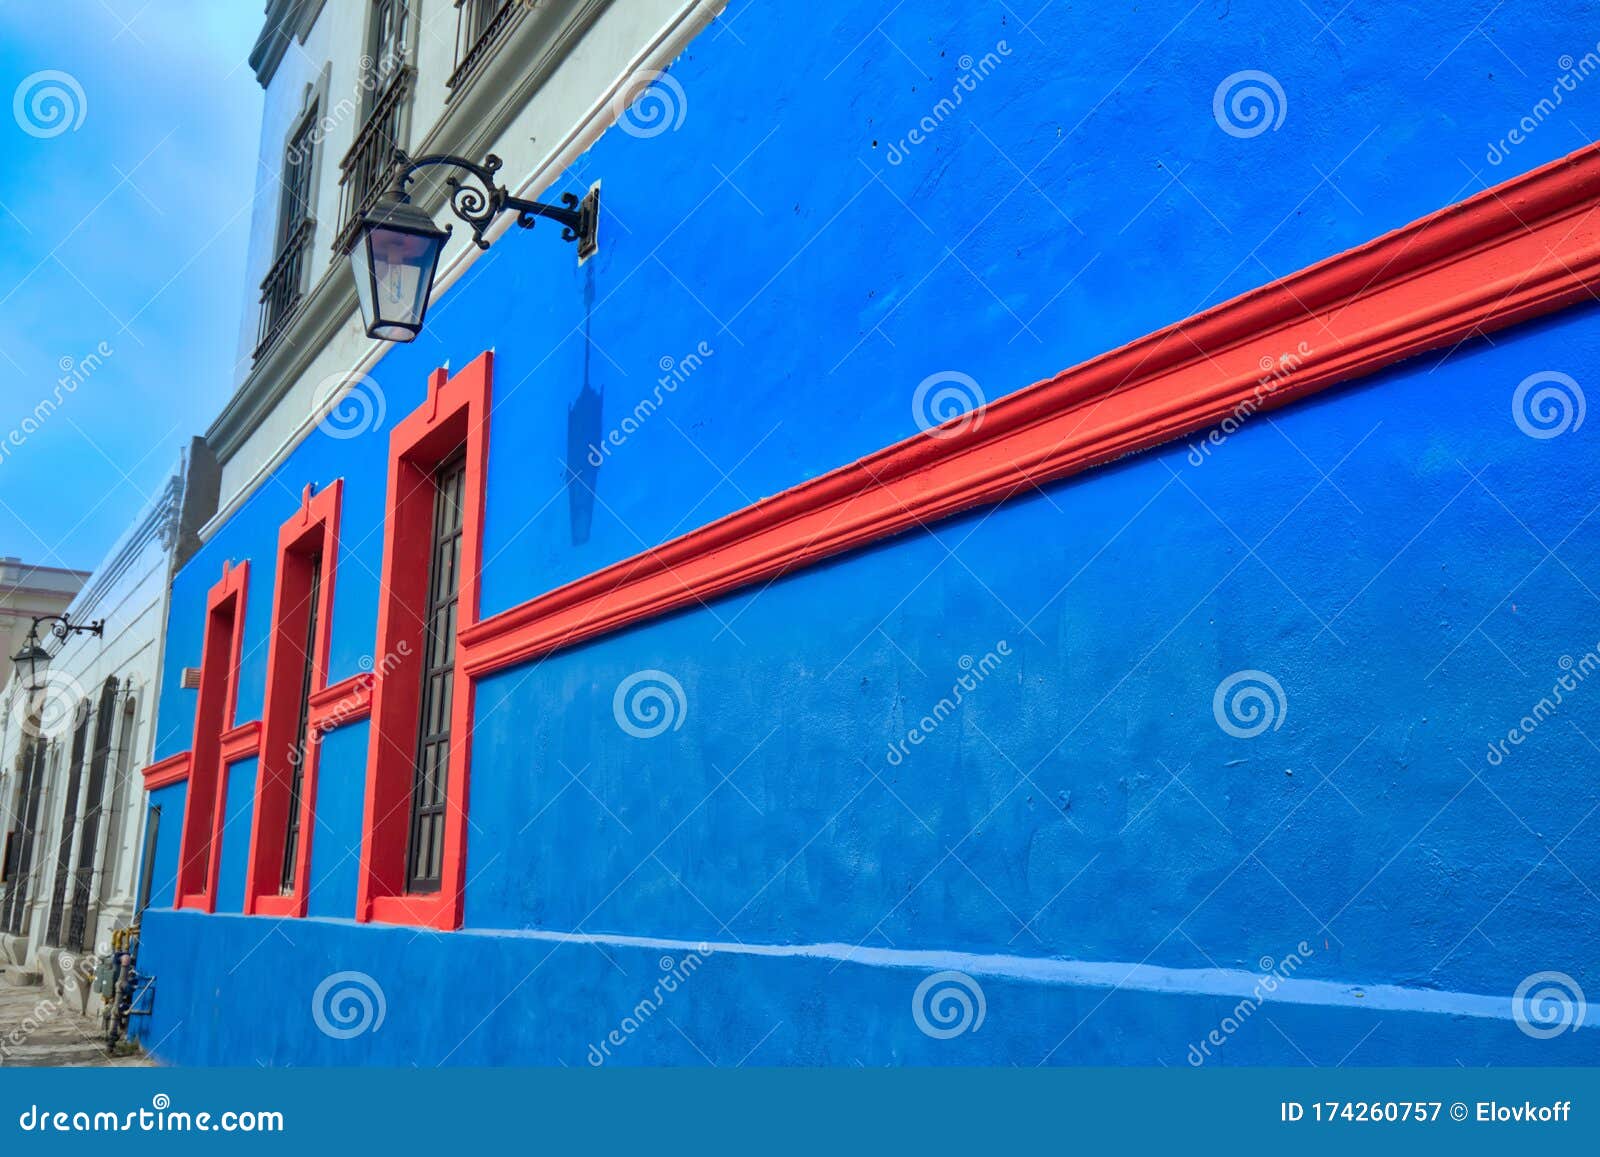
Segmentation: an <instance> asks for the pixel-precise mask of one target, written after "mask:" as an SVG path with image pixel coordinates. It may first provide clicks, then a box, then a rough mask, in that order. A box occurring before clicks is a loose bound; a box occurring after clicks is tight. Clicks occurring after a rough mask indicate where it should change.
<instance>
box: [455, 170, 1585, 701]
mask: <svg viewBox="0 0 1600 1157" xmlns="http://www.w3.org/2000/svg"><path fill="white" fill-rule="evenodd" d="M1597 197H1600V147H1597V146H1591V147H1588V148H1585V149H1582V150H1579V151H1578V152H1575V153H1573V154H1572V155H1571V156H1569V157H1567V158H1565V159H1564V160H1561V161H1557V162H1555V163H1553V164H1550V165H1546V166H1544V167H1543V168H1541V169H1537V170H1535V171H1533V172H1531V173H1528V174H1526V175H1524V176H1521V177H1518V178H1515V179H1513V180H1511V181H1507V182H1506V183H1504V184H1502V185H1499V186H1497V187H1495V188H1493V189H1490V190H1487V191H1486V192H1484V193H1481V194H1478V195H1477V196H1474V197H1472V198H1471V199H1469V200H1467V201H1463V202H1461V203H1460V204H1458V205H1453V206H1450V207H1449V208H1447V209H1444V210H1442V211H1440V212H1438V213H1434V214H1432V215H1431V216H1428V217H1424V218H1422V219H1421V220H1419V221H1416V222H1413V223H1412V224H1410V225H1407V226H1405V227H1404V228H1402V229H1398V230H1396V231H1395V232H1393V233H1389V234H1386V235H1385V236H1383V237H1380V238H1378V239H1377V240H1375V241H1372V242H1369V243H1368V244H1366V245H1363V246H1361V247H1360V248H1357V249H1352V250H1350V251H1349V252H1347V253H1343V254H1340V255H1339V256H1336V257H1332V258H1329V259H1328V260H1326V261H1323V262H1320V263H1319V264H1317V265H1313V266H1311V267H1309V268H1307V269H1304V270H1301V271H1300V272H1298V273H1295V274H1292V275H1290V276H1289V277H1286V278H1283V279H1282V280H1280V281H1277V282H1274V283H1272V284H1270V285H1267V286H1264V287H1262V288H1260V289H1257V290H1254V291H1252V292H1250V293H1246V294H1244V295H1242V296H1240V297H1237V298H1234V299H1233V300H1231V301H1228V302H1226V303H1224V304H1222V305H1219V306H1216V307H1215V308H1213V309H1210V310H1207V311H1206V312H1204V313H1201V314H1198V315H1196V316H1194V317H1191V318H1189V319H1187V320H1185V321H1182V322H1179V323H1178V324H1176V325H1173V326H1169V327H1168V328H1166V329H1163V330H1159V331H1157V332H1155V333H1153V334H1150V335H1148V336H1146V337H1143V338H1140V339H1139V340H1137V341H1134V342H1131V343H1130V344H1128V345H1126V346H1123V347H1122V348H1121V349H1118V350H1114V351H1112V352H1110V353H1107V354H1103V355H1101V356H1100V357H1096V358H1093V359H1091V360H1090V361H1087V362H1084V363H1083V364H1081V365H1079V366H1076V367H1074V368H1072V369H1069V370H1066V371H1064V372H1062V373H1060V374H1057V375H1056V376H1055V377H1053V378H1050V379H1049V380H1047V381H1043V382H1039V383H1037V384H1035V385H1032V386H1029V387H1027V388H1026V389H1023V390H1020V391H1018V392H1016V393H1014V394H1011V395H1009V396H1007V397H1003V398H1001V399H999V400H997V401H995V402H992V403H991V404H989V405H988V406H987V407H986V408H984V409H982V410H979V411H976V412H974V413H972V414H967V415H963V416H962V417H960V418H957V419H953V420H952V421H951V422H948V423H946V424H945V425H943V426H940V427H938V428H937V429H934V430H930V431H928V432H927V433H924V434H920V435H918V436H916V437H914V438H909V439H907V440H906V441H904V442H900V443H897V444H896V445H893V446H889V447H887V448H886V449H883V450H880V451H878V452H876V453H874V454H872V455H869V456H868V457H866V458H863V459H861V460H860V461H859V462H856V463H854V464H853V465H850V466H846V467H844V468H842V469H839V470H835V471H833V472H832V473H829V474H826V475H823V476H822V477H820V478H816V479H814V480H812V481H809V482H806V483H804V484H802V485H800V486H796V487H794V488H793V489H790V490H786V491H784V492H782V493H780V494H778V495H776V496H774V497H772V498H768V499H765V500H764V501H761V502H758V503H756V504H755V505H753V506H749V507H746V508H745V509H743V510H740V511H737V512H736V513H734V514H731V515H728V516H727V517H725V518H722V519H720V520H718V521H716V522H713V523H711V524H709V525H707V526H704V527H702V528H700V529H699V530H696V531H693V532H691V533H689V534H686V535H684V536H682V537H681V538H676V539H673V540H672V541H670V542H667V543H665V544H663V545H662V546H659V547H656V548H654V549H652V550H648V551H645V552H643V553H641V554H638V555H635V556H633V557H632V558H629V559H626V560H624V561H622V562H619V563H616V564H614V565H612V566H609V567H607V568H605V569H604V570H601V571H598V572H596V573H594V574H591V575H588V576H586V577H584V578H581V579H578V580H577V581H575V582H572V583H569V584H567V585H566V586H563V587H560V588H557V589H556V590H554V591H551V592H549V593H548V594H545V595H541V596H540V597H538V598H535V599H532V600H530V601H529V602H526V603H523V604H522V605H520V606H518V607H515V608H513V609H511V610H508V611H505V612H502V613H501V614H498V615H495V616H494V617H493V618H490V619H487V620H485V621H483V622H480V623H478V624H476V625H474V626H469V627H467V628H466V629H465V630H463V631H462V632H461V636H460V645H461V648H462V651H463V656H464V663H463V666H464V668H465V670H466V672H467V674H468V675H469V676H472V677H481V676H483V675H487V674H489V673H490V672H493V671H498V670H501V669H503V668H506V667H510V666H513V665H515V664H518V663H522V662H526V661H527V660H530V659H534V658H537V657H538V656H540V655H543V654H547V653H549V652H551V651H554V650H557V649H558V648H561V647H568V646H571V645H573V644H575V643H578V642H581V641H583V640H585V639H589V638H592V637H594V636H596V635H599V634H602V633H604V632H608V631H613V630H616V629H618V628H619V627H622V626H625V625H627V624H629V623H634V622H637V621H639V620H642V619H647V618H650V617H653V616H656V615H660V614H662V613H664V612H666V611H669V610H672V609H674V608H676V607H680V606H683V605H685V604H687V603H691V602H695V601H701V600H705V599H708V598H711V597H713V596H715V595H719V594H723V593H725V592H727V591H730V590H733V589H735V588H737V587H741V586H745V585H747V584H750V583H755V582H761V581H764V580H766V579H769V578H772V577H774V576H776V575H780V574H783V573H784V572H786V571H789V570H793V569H795V568H797V567H802V566H806V565H808V564H810V563H814V562H817V561H819V560H821V559H824V558H827V557H828V556H830V555H833V554H837V553H839V552H841V551H845V550H850V549H852V548H855V547H859V546H863V545H865V544H867V543H871V542H875V541H877V540H879V539H882V538H885V537H887V536H889V535H893V534H898V533H900V532H902V531H905V530H909V529H911V528H914V527H916V526H919V525H922V524H925V523H927V522H928V521H929V520H931V519H937V518H944V517H948V516H949V515H952V514H956V513H958V512H960V511H963V510H966V509H968V508H970V507H973V506H977V505H980V504H985V503H993V502H999V501H1002V500H1004V499H1006V498H1008V497H1010V496H1012V495H1013V494H1016V493H1017V492H1019V491H1021V490H1024V489H1027V488H1029V487H1031V486H1037V485H1039V484H1042V483H1045V482H1049V481H1052V480H1055V479H1060V478H1065V477H1067V476H1069V475H1072V474H1076V473H1078V472H1080V471H1083V470H1087V469H1089V468H1090V467H1093V466H1097V465H1100V464H1103V463H1106V462H1110V461H1112V460H1114V459H1117V458H1121V457H1123V456H1124V455H1127V454H1132V453H1136V452H1138V451H1141V450H1145V449H1149V448H1150V447H1153V446H1157V445H1160V444H1162V443H1164V442H1168V441H1171V440H1172V439H1175V438H1179V437H1182V436H1183V435H1185V434H1188V433H1192V432H1194V431H1198V430H1204V429H1207V428H1208V427H1210V426H1213V425H1215V424H1216V423H1217V422H1219V421H1222V420H1223V419H1224V418H1227V417H1229V416H1230V415H1235V414H1237V413H1240V412H1254V411H1256V410H1260V409H1268V408H1275V407H1278V406H1282V405H1284V404H1286V403H1288V402H1290V401H1292V400H1294V399H1297V398H1302V397H1305V396H1306V395H1308V394H1312V393H1316V392H1317V391H1319V390H1325V389H1327V388H1329V387H1330V386H1334V385H1337V384H1339V383H1341V382H1345V381H1349V380H1350V379H1352V378H1355V377H1358V376H1361V375H1364V374H1370V373H1373V372H1374V371H1376V370H1379V369H1382V368H1383V367H1385V366H1389V365H1392V364H1393V363H1395V362H1398V361H1400V360H1401V359H1403V358H1408V357H1412V356H1414V355H1416V354H1419V353H1423V352H1425V351H1427V350H1433V349H1439V348H1441V347H1444V346H1448V345H1451V344H1453V343H1457V342H1461V341H1463V340H1466V339H1467V338H1469V337H1472V336H1473V335H1475V334H1482V333H1488V332H1490V331H1492V330H1496V329H1500V328H1502V327H1504V326H1508V325H1512V324H1514V323H1516V322H1520V321H1525V320H1527V319H1529V318H1532V317H1537V316H1539V315H1541V314H1545V313H1549V312H1551V311H1553V310H1557V309H1561V308H1562V307H1564V306H1567V305H1571V304H1573V303H1575V302H1578V301H1584V300H1593V299H1594V297H1595V295H1594V294H1593V293H1592V292H1591V290H1590V288H1589V286H1590V284H1591V283H1593V282H1594V281H1596V280H1597V276H1600V218H1597V217H1596V216H1595V215H1594V208H1595V202H1596V198H1597ZM1286 357H1288V358H1292V359H1294V361H1293V369H1292V372H1289V373H1287V374H1284V373H1281V372H1279V371H1280V369H1281V367H1282V366H1284V365H1285V364H1286V362H1285V361H1284V359H1285V358H1286ZM1264 370H1265V371H1267V372H1266V373H1265V374H1264Z"/></svg>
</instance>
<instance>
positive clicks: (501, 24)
mask: <svg viewBox="0 0 1600 1157" xmlns="http://www.w3.org/2000/svg"><path fill="white" fill-rule="evenodd" d="M533 7H534V0H456V8H458V9H459V10H460V11H459V13H458V15H457V17H456V63H455V68H454V70H453V71H452V72H451V73H450V79H449V80H447V81H445V82H444V83H445V87H446V88H448V89H449V90H450V93H451V95H454V94H455V92H456V90H457V89H458V88H460V87H461V86H462V85H464V84H466V83H467V81H469V80H471V79H472V77H473V76H474V75H476V73H477V71H478V68H479V66H481V65H482V64H483V62H484V61H485V60H487V59H488V58H489V50H490V49H492V48H493V47H494V46H495V45H496V44H498V43H499V41H500V38H501V37H503V36H504V35H505V34H506V32H507V30H508V29H510V28H511V26H512V25H514V24H515V23H516V22H517V20H518V19H519V18H520V17H521V16H522V15H523V14H524V13H526V12H527V11H529V10H530V9H531V8H533Z"/></svg>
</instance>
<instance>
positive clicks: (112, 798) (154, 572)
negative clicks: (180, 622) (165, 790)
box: [0, 439, 216, 965]
mask: <svg viewBox="0 0 1600 1157" xmlns="http://www.w3.org/2000/svg"><path fill="white" fill-rule="evenodd" d="M215 504H216V470H215V466H214V465H213V463H212V459H211V456H210V453H209V451H207V449H206V447H205V444H204V443H203V442H202V441H200V440H199V439H195V440H194V441H193V443H192V444H191V446H190V447H189V448H188V449H187V450H186V451H185V453H184V454H183V456H182V458H181V460H180V463H179V466H178V469H177V470H176V471H175V472H174V473H173V474H172V475H171V477H170V478H169V479H168V481H167V483H166V485H165V486H164V487H163V488H162V489H161V491H160V492H159V493H158V494H157V495H155V496H154V497H153V498H152V499H151V500H150V501H149V502H148V503H147V504H146V506H145V508H144V510H143V511H141V513H140V515H139V518H138V520H137V521H136V522H135V523H134V524H133V526H131V527H130V528H129V529H128V530H127V531H126V532H124V534H123V535H122V537H121V539H119V540H118V542H117V544H116V545H115V546H114V547H113V548H112V550H111V552H110V554H108V555H107V557H106V559H105V561H104V562H102V563H101V564H100V566H99V567H98V568H96V569H95V571H94V572H93V574H92V575H91V576H90V578H89V581H88V582H87V583H86V584H85V585H84V587H83V589H82V590H81V591H80V592H79V593H78V595H77V597H76V598H74V599H73V600H72V603H71V604H70V605H69V606H68V607H67V608H66V615H67V616H68V617H69V619H70V620H71V622H72V623H74V624H78V625H88V624H91V623H101V624H103V625H102V627H101V630H100V633H99V634H93V633H72V634H69V635H68V636H67V637H66V638H65V639H62V638H58V637H55V636H53V635H51V634H49V633H48V632H49V624H48V623H45V624H42V625H41V628H40V630H39V632H38V635H39V638H40V640H41V641H42V642H43V645H44V648H45V650H46V651H48V652H50V653H51V660H50V663H49V665H48V666H47V667H46V668H44V669H43V670H41V671H39V672H38V674H37V675H35V674H33V673H32V672H31V671H30V669H29V667H28V665H27V664H26V663H23V664H19V665H18V668H17V669H16V670H15V671H13V672H12V675H11V678H10V679H9V680H8V681H7V683H6V685H5V687H4V690H3V693H0V708H3V715H0V807H3V811H0V831H3V833H4V841H5V848H6V853H5V854H6V873H5V882H4V886H3V888H0V944H3V946H4V948H5V952H4V955H5V956H7V957H8V958H9V960H10V961H11V962H12V963H14V964H19V965H25V964H30V963H37V962H39V960H40V956H41V953H43V952H47V951H49V950H53V949H63V950H66V951H68V952H71V953H75V954H82V953H86V952H90V951H94V950H96V949H103V946H104V945H105V944H106V943H107V942H108V941H109V939H110V934H111V932H112V931H113V930H114V929H116V928H122V927H127V926H128V925H129V924H131V923H132V922H133V921H134V918H135V915H136V909H137V904H138V886H137V885H138V881H137V874H138V864H139V855H140V844H139V841H140V835H141V828H142V824H143V819H144V808H143V806H142V803H143V784H142V782H141V779H140V776H139V772H140V770H141V769H142V768H143V767H144V766H145V765H146V764H147V763H148V762H149V760H150V754H151V750H152V748H153V745H154V742H155V717H156V702H157V695H158V691H159V685H160V678H161V657H162V647H163V640H164V638H165V632H166V623H167V606H168V597H169V593H170V590H171V584H172V575H173V573H174V572H175V571H176V570H177V568H178V567H180V566H181V565H182V564H183V562H184V561H185V560H186V559H187V558H188V556H189V555H190V554H192V553H193V551H194V549H195V547H196V546H197V545H198V541H199V540H198V537H197V534H196V530H197V528H198V526H199V525H200V523H201V522H203V521H204V519H205V518H207V517H208V516H209V514H210V513H211V511H212V510H214V509H215Z"/></svg>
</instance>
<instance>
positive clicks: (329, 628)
mask: <svg viewBox="0 0 1600 1157" xmlns="http://www.w3.org/2000/svg"><path fill="white" fill-rule="evenodd" d="M343 502H344V480H343V479H342V478H340V479H335V480H334V481H333V482H332V484H330V485H329V486H327V487H325V488H324V489H322V490H321V491H317V492H316V493H313V489H312V487H311V486H310V485H307V486H306V488H305V490H304V491H302V492H301V495H300V506H299V508H298V509H297V510H296V511H295V512H294V513H293V514H291V515H290V516H289V518H288V520H287V521H285V522H284V524H283V525H282V526H281V527H279V528H278V581H277V583H276V584H274V587H273V599H272V626H271V634H270V635H269V639H270V642H269V645H268V652H267V688H266V701H265V704H264V706H263V710H262V719H261V762H260V765H259V766H258V767H257V769H256V794H255V807H254V808H253V809H252V812H251V818H250V857H249V866H248V868H247V869H246V875H245V881H246V883H245V900H244V910H245V915H247V916H248V915H251V914H253V913H255V912H257V911H261V912H263V913H265V914H269V915H275V916H303V915H304V914H305V909H306V893H307V890H308V887H309V884H310V878H311V870H310V860H311V841H312V838H313V833H314V832H315V830H316V798H317V765H318V758H317V757H318V753H319V750H320V748H319V745H318V744H317V742H316V728H315V720H312V721H310V723H309V724H308V733H307V737H306V742H305V745H304V750H303V751H302V752H301V753H300V760H301V765H300V769H299V771H300V798H299V801H298V811H299V816H298V826H297V828H296V831H297V832H298V835H297V838H296V841H295V859H294V868H295V870H294V886H293V888H292V890H291V892H290V894H289V895H287V896H284V895H280V891H279V890H280V885H281V882H282V878H283V859H284V846H283V845H284V837H285V835H286V834H287V831H288V826H289V805H290V795H291V793H292V791H293V788H292V784H293V780H294V775H295V768H294V766H293V763H292V760H293V759H294V758H295V755H294V752H295V745H296V743H297V741H298V738H299V737H298V734H297V730H296V729H297V727H298V726H299V722H300V696H301V693H302V691H303V690H304V688H305V676H306V664H307V663H308V662H309V663H310V666H311V687H312V688H313V691H316V690H319V689H322V688H324V687H325V686H326V684H327V681H328V649H329V647H330V646H331V645H332V641H333V613H332V612H333V592H334V584H335V581H336V579H337V577H338V560H339V516H340V513H341V510H342V507H343ZM318 558H320V560H321V561H320V563H319V565H318V568H317V573H315V574H313V571H312V566H311V563H312V560H313V559H318ZM314 583H315V584H316V586H315V589H316V590H317V592H318V594H317V606H316V607H315V608H314V609H315V612H316V626H317V632H316V637H315V638H314V639H312V640H311V647H310V651H311V654H310V655H309V656H308V655H307V654H306V653H305V652H306V649H307V648H306V627H307V623H308V618H309V616H310V615H311V613H312V610H313V608H312V607H311V602H310V596H311V591H312V590H313V584H314Z"/></svg>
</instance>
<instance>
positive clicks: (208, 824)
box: [174, 560, 250, 912]
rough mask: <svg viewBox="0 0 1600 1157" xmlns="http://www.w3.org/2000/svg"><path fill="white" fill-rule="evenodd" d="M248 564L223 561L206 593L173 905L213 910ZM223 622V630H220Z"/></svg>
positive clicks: (247, 586) (236, 693)
mask: <svg viewBox="0 0 1600 1157" xmlns="http://www.w3.org/2000/svg"><path fill="white" fill-rule="evenodd" d="M249 591H250V563H249V561H248V560H247V561H245V562H241V563H240V564H239V565H237V566H234V565H233V564H232V563H231V562H229V561H226V560H225V561H224V562H223V564H222V577H221V578H220V579H219V580H217V583H216V585H215V586H213V587H212V588H211V590H210V591H209V592H208V593H207V595H206V629H205V635H204V638H203V641H202V643H201V648H200V689H199V693H198V695H197V697H196V699H195V720H194V744H193V745H192V746H191V748H190V766H189V796H188V802H187V805H186V806H185V808H184V813H183V834H182V837H181V839H180V842H179V849H178V879H177V883H176V885H175V888H174V892H175V896H176V902H175V905H174V906H175V907H178V908H199V909H201V910H202V911H205V912H212V911H215V910H216V896H217V873H218V871H219V870H220V868H221V862H222V857H221V855H220V852H221V847H222V822H223V812H224V810H225V808H224V806H223V805H224V801H225V799H226V794H227V787H228V777H227V775H226V774H225V773H226V771H227V765H228V757H227V743H226V741H227V738H228V736H229V735H231V734H233V732H234V728H233V717H234V713H235V711H236V710H237V708H238V700H239V661H240V657H241V655H242V654H243V650H244V616H245V601H246V598H247V597H248V595H249ZM224 624H226V630H224Z"/></svg>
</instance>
